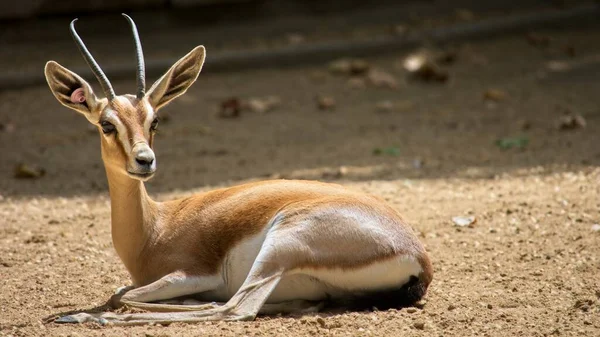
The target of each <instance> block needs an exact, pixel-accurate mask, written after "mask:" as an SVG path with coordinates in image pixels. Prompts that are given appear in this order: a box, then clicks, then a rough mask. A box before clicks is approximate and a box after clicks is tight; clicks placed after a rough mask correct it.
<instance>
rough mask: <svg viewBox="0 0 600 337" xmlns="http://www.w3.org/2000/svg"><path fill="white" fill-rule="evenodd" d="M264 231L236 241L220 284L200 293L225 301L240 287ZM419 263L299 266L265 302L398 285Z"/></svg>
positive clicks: (401, 257)
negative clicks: (348, 267) (344, 266)
mask: <svg viewBox="0 0 600 337" xmlns="http://www.w3.org/2000/svg"><path fill="white" fill-rule="evenodd" d="M266 234H267V233H266V230H265V231H263V232H261V233H259V234H257V235H255V236H253V237H251V238H249V239H247V240H245V241H242V242H241V243H239V244H238V245H237V246H235V247H234V248H233V249H232V251H231V253H230V254H229V255H228V256H227V258H226V260H225V263H224V265H223V268H222V274H223V280H224V284H223V286H222V287H220V288H218V289H215V290H213V291H210V292H207V293H205V294H203V296H202V297H203V298H205V299H206V300H211V301H227V300H228V299H230V298H231V297H232V296H233V295H234V294H235V293H236V292H237V291H238V289H239V288H240V287H241V286H242V284H243V283H244V281H245V280H246V277H247V276H248V274H249V272H250V269H251V268H252V265H253V264H254V262H255V260H256V257H257V256H258V254H259V251H260V250H261V247H262V245H263V242H264V241H265V236H266ZM421 272H422V268H421V265H420V264H419V263H418V261H417V260H416V259H415V258H414V257H410V256H406V255H398V256H394V257H391V258H389V259H385V260H381V261H374V262H373V263H372V264H368V265H366V266H363V267H359V268H352V269H342V268H328V267H323V268H302V269H295V270H290V271H288V272H286V273H285V274H284V276H283V278H282V279H281V281H280V282H279V284H278V286H277V287H276V288H275V290H274V291H273V293H272V294H271V296H270V297H269V299H268V300H267V303H277V302H282V301H289V300H296V299H304V300H322V299H326V298H327V297H328V296H332V297H338V296H345V295H350V294H357V293H361V292H365V291H375V290H388V289H391V288H400V287H401V286H402V285H403V284H404V283H406V282H408V280H409V279H410V276H413V275H414V276H418V275H419V273H421Z"/></svg>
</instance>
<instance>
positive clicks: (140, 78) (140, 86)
mask: <svg viewBox="0 0 600 337" xmlns="http://www.w3.org/2000/svg"><path fill="white" fill-rule="evenodd" d="M123 16H124V17H125V19H127V21H128V22H129V25H130V26H131V32H132V33H133V42H134V43H135V56H136V58H137V64H136V82H137V98H138V99H142V98H144V95H145V94H146V70H145V67H144V52H143V51H142V43H141V42H140V35H139V34H138V30H137V27H136V26H135V22H133V19H131V18H130V17H129V15H127V14H123Z"/></svg>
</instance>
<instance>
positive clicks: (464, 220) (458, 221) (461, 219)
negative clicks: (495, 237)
mask: <svg viewBox="0 0 600 337" xmlns="http://www.w3.org/2000/svg"><path fill="white" fill-rule="evenodd" d="M452 222H454V224H455V225H456V226H459V227H467V226H468V227H472V226H473V225H474V224H475V223H476V222H477V219H476V218H475V217H474V216H467V217H465V216H455V217H453V218H452Z"/></svg>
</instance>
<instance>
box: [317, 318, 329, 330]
mask: <svg viewBox="0 0 600 337" xmlns="http://www.w3.org/2000/svg"><path fill="white" fill-rule="evenodd" d="M317 323H318V324H319V326H320V327H321V328H323V329H325V328H327V324H326V323H325V320H324V319H323V317H317Z"/></svg>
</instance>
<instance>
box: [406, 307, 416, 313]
mask: <svg viewBox="0 0 600 337" xmlns="http://www.w3.org/2000/svg"><path fill="white" fill-rule="evenodd" d="M406 312H408V313H409V314H414V313H415V312H417V308H412V307H411V308H406Z"/></svg>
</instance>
